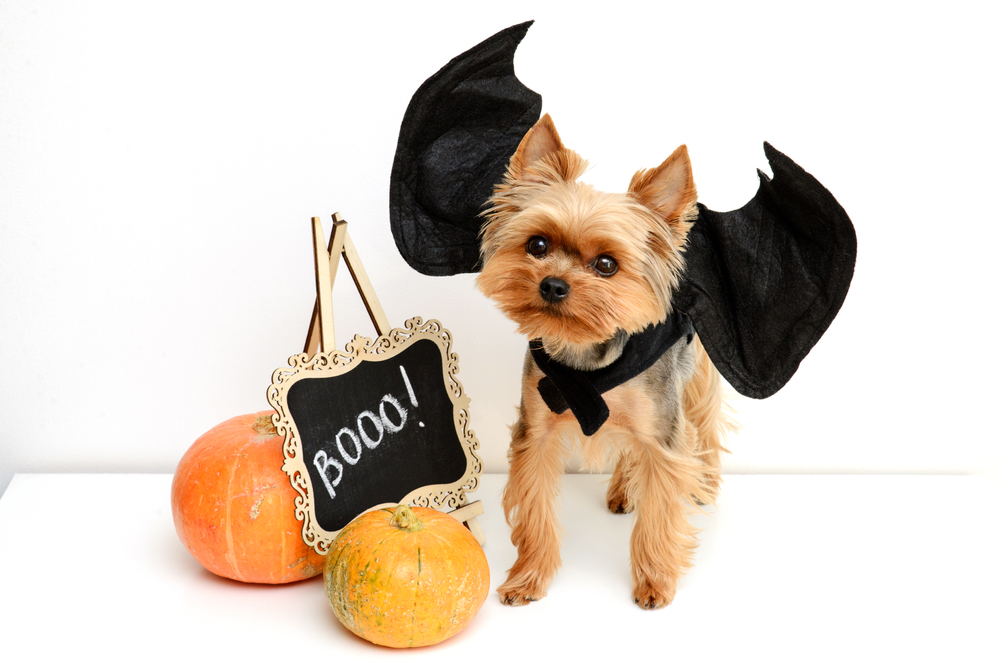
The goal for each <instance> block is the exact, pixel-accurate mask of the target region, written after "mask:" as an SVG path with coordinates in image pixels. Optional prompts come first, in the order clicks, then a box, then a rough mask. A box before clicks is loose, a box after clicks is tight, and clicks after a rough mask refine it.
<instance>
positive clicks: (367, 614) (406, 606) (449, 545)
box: [323, 505, 490, 648]
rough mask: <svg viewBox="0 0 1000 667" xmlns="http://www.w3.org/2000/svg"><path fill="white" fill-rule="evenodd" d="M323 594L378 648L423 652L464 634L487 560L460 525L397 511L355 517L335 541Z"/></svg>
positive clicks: (422, 511) (480, 595) (424, 512)
mask: <svg viewBox="0 0 1000 667" xmlns="http://www.w3.org/2000/svg"><path fill="white" fill-rule="evenodd" d="M323 579H324V581H325V583H326V596H327V599H329V601H330V606H331V607H332V608H333V612H334V613H335V614H336V615H337V618H338V619H340V622H341V623H343V624H344V625H345V626H346V627H347V628H348V629H349V630H351V631H352V632H353V633H354V634H356V635H358V636H359V637H363V638H364V639H367V640H368V641H370V642H373V643H375V644H379V645H381V646H391V647H395V648H401V647H408V646H428V645H430V644H437V643H438V642H441V641H444V640H445V639H447V638H448V637H451V636H452V635H454V634H455V633H457V632H458V631H459V630H461V629H462V628H464V627H465V626H466V625H467V624H468V623H469V621H471V620H472V618H473V617H474V616H475V615H476V613H477V612H478V611H479V608H480V607H482V606H483V602H485V601H486V596H487V594H488V593H489V588H490V569H489V565H488V564H487V562H486V554H485V553H483V548H482V547H481V546H479V542H477V541H476V539H475V538H474V537H473V536H472V533H470V532H469V530H468V529H467V528H466V527H465V526H463V525H462V524H461V523H459V522H458V521H456V520H455V519H453V518H452V517H450V516H448V515H447V514H445V513H443V512H438V511H437V510H433V509H427V508H423V507H413V508H411V507H408V506H406V505H400V506H399V507H396V508H387V509H381V510H374V511H371V512H367V513H365V514H362V515H361V516H359V517H358V518H356V519H354V521H352V522H351V523H349V524H347V526H345V527H344V529H343V530H342V531H340V533H339V534H338V535H337V538H336V539H335V540H334V543H333V544H332V545H331V547H330V552H329V553H328V554H327V558H326V565H325V567H324V570H323Z"/></svg>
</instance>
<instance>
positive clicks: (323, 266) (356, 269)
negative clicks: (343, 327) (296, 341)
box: [304, 213, 391, 355]
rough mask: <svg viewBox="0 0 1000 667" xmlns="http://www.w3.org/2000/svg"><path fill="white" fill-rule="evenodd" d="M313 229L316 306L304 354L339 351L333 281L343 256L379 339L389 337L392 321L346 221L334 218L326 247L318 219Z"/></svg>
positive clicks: (335, 215)
mask: <svg viewBox="0 0 1000 667" xmlns="http://www.w3.org/2000/svg"><path fill="white" fill-rule="evenodd" d="M312 226H313V256H314V258H315V260H316V304H315V305H314V306H313V314H312V319H311V320H310V321H309V333H308V334H306V344H305V349H304V352H305V353H306V354H309V355H313V354H316V352H317V351H319V352H333V351H334V350H335V349H336V344H335V343H334V336H333V297H332V291H333V280H334V278H336V277H337V267H338V266H339V264H340V256H341V255H343V256H344V263H345V264H347V268H348V270H350V272H351V277H352V278H354V284H355V285H356V286H357V288H358V292H360V293H361V300H362V301H364V302H365V308H367V309H368V316H369V317H371V319H372V324H374V325H375V331H377V332H378V335H379V336H384V335H386V334H388V333H389V329H391V327H390V326H389V318H387V317H386V316H385V311H383V310H382V304H380V303H379V301H378V297H377V296H376V295H375V288H374V287H373V286H372V281H371V280H369V279H368V274H367V273H365V267H364V266H363V265H362V264H361V258H360V257H359V256H358V251H357V249H356V248H355V247H354V243H353V242H352V241H351V236H350V235H349V234H348V233H347V221H346V220H344V219H343V218H342V217H340V214H339V213H334V214H333V231H332V232H330V242H329V243H328V244H324V243H323V223H322V222H320V219H319V218H313V219H312Z"/></svg>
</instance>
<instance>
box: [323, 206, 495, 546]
mask: <svg viewBox="0 0 1000 667" xmlns="http://www.w3.org/2000/svg"><path fill="white" fill-rule="evenodd" d="M312 231H313V257H314V259H315V266H316V303H315V305H314V306H313V314H312V319H311V320H310V322H309V333H308V334H306V343H305V349H304V351H305V352H306V354H308V355H309V356H312V355H314V354H316V353H317V352H333V351H334V350H335V349H336V343H335V341H334V336H333V281H334V279H335V278H336V277H337V268H338V267H339V265H340V257H341V255H343V257H344V263H345V264H347V268H348V270H350V272H351V277H352V278H353V279H354V284H355V286H356V287H357V288H358V292H359V293H360V294H361V300H362V301H364V303H365V308H367V309H368V316H369V317H371V320H372V324H374V325H375V331H377V332H378V335H379V336H385V335H387V334H388V333H389V331H390V329H391V327H390V326H389V318H387V317H386V316H385V311H384V310H382V304H381V303H379V300H378V296H376V295H375V288H374V286H372V282H371V280H370V279H369V278H368V274H367V273H366V272H365V267H364V266H363V265H362V264H361V257H359V256H358V251H357V249H356V248H355V247H354V243H353V242H352V241H351V237H350V235H349V234H348V233H347V221H346V220H344V219H343V218H342V217H341V215H340V213H334V214H333V230H332V231H331V232H330V240H329V242H328V243H324V242H323V239H324V234H323V223H322V222H321V221H320V219H319V218H313V219H312ZM482 513H483V503H482V501H481V500H477V501H475V502H471V503H468V504H467V505H463V506H462V507H459V508H458V509H455V510H452V511H451V512H449V513H448V514H449V515H450V516H452V517H454V518H455V519H457V520H458V521H460V522H462V523H464V524H465V525H466V527H467V528H468V529H469V530H470V531H471V532H472V535H473V537H475V538H476V540H477V541H478V542H479V543H480V544H485V543H486V536H485V535H484V534H483V530H482V528H481V527H480V526H479V522H478V521H477V520H476V517H477V516H479V515H480V514H482Z"/></svg>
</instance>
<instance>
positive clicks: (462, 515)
mask: <svg viewBox="0 0 1000 667" xmlns="http://www.w3.org/2000/svg"><path fill="white" fill-rule="evenodd" d="M482 513H483V501H481V500H477V501H475V502H473V503H469V504H468V505H462V506H461V507H459V508H458V509H457V510H453V511H451V512H449V513H448V514H449V516H452V517H454V518H455V519H457V520H458V521H461V522H462V523H464V524H465V527H466V528H468V529H469V530H470V531H471V532H472V536H473V537H475V538H476V541H477V542H479V544H480V545H483V544H486V535H484V534H483V529H482V528H481V527H480V526H479V522H478V521H477V520H476V517H477V516H479V515H480V514H482Z"/></svg>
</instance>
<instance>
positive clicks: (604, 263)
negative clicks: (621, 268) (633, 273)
mask: <svg viewBox="0 0 1000 667" xmlns="http://www.w3.org/2000/svg"><path fill="white" fill-rule="evenodd" d="M591 266H592V267H594V271H597V273H599V274H600V275H602V276H604V277H608V276H613V275H614V274H615V273H616V272H617V271H618V262H616V261H615V259H614V257H609V256H607V255H601V256H600V257H598V258H597V259H595V260H594V263H593V264H591Z"/></svg>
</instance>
